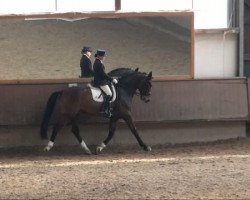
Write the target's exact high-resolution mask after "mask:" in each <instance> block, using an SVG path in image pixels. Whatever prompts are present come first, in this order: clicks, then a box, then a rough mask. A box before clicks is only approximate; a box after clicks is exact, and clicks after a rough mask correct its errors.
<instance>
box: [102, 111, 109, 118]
mask: <svg viewBox="0 0 250 200" xmlns="http://www.w3.org/2000/svg"><path fill="white" fill-rule="evenodd" d="M100 113H101V114H102V115H103V116H104V117H107V118H110V117H111V116H112V113H111V112H106V111H101V112H100Z"/></svg>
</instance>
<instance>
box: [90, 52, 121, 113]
mask: <svg viewBox="0 0 250 200" xmlns="http://www.w3.org/2000/svg"><path fill="white" fill-rule="evenodd" d="M105 56H106V52H105V50H102V49H98V50H97V52H96V54H95V58H96V59H95V62H94V67H93V68H94V84H95V85H96V86H99V87H100V88H101V89H102V91H103V92H104V93H105V94H106V95H105V96H104V102H103V106H102V108H103V110H102V113H103V114H104V115H106V116H107V117H111V113H110V102H109V101H110V100H111V96H112V92H111V90H110V87H109V85H110V83H111V82H113V83H115V84H117V83H118V82H117V80H116V79H114V78H112V77H110V76H108V75H107V74H106V73H105V67H104V64H103V61H104V59H105Z"/></svg>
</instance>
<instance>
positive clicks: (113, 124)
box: [96, 117, 117, 154]
mask: <svg viewBox="0 0 250 200" xmlns="http://www.w3.org/2000/svg"><path fill="white" fill-rule="evenodd" d="M116 122H117V119H114V118H112V117H111V119H110V122H109V134H108V137H107V138H106V139H105V140H104V142H102V143H101V144H100V145H99V146H97V148H96V153H97V154H98V153H100V152H101V151H102V150H103V149H104V148H105V147H106V146H107V145H108V143H109V142H110V140H111V139H112V138H113V136H114V134H115V129H116Z"/></svg>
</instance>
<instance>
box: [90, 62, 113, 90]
mask: <svg viewBox="0 0 250 200" xmlns="http://www.w3.org/2000/svg"><path fill="white" fill-rule="evenodd" d="M93 69H94V84H95V85H97V86H102V85H109V84H110V82H111V81H112V78H111V77H110V76H108V75H107V74H106V72H105V66H104V65H103V63H102V62H101V61H100V60H99V59H95V62H94V66H93Z"/></svg>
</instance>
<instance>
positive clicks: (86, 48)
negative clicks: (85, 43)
mask: <svg viewBox="0 0 250 200" xmlns="http://www.w3.org/2000/svg"><path fill="white" fill-rule="evenodd" d="M87 52H92V49H91V47H83V48H82V51H81V53H87Z"/></svg>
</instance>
